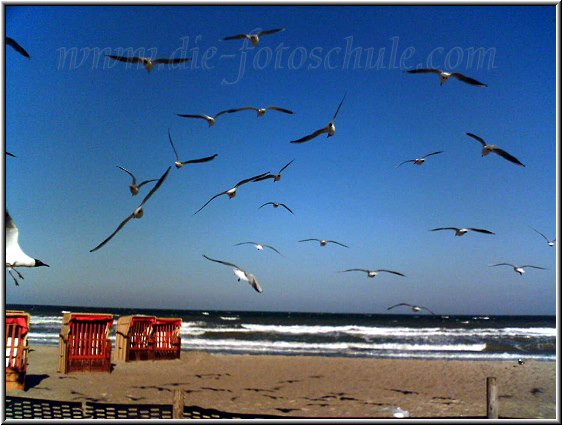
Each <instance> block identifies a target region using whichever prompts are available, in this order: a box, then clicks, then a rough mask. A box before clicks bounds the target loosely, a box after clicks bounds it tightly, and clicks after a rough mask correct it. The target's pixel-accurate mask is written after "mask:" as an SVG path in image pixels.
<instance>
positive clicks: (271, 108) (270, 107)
mask: <svg viewBox="0 0 562 425" xmlns="http://www.w3.org/2000/svg"><path fill="white" fill-rule="evenodd" d="M266 109H268V110H272V111H279V112H285V113H286V114H294V112H293V111H289V110H288V109H285V108H280V107H279V106H268V107H267V108H266Z"/></svg>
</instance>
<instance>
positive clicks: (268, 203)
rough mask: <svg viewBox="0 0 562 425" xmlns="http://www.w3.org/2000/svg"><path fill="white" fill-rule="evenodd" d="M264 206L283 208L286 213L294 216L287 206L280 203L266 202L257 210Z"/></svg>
mask: <svg viewBox="0 0 562 425" xmlns="http://www.w3.org/2000/svg"><path fill="white" fill-rule="evenodd" d="M266 205H273V208H279V207H283V208H285V209H286V210H287V211H289V212H290V213H291V214H294V212H293V211H292V210H291V209H290V208H289V207H288V206H287V205H285V204H282V203H280V202H266V203H265V204H263V205H260V206H259V207H258V209H259V208H261V207H265V206H266Z"/></svg>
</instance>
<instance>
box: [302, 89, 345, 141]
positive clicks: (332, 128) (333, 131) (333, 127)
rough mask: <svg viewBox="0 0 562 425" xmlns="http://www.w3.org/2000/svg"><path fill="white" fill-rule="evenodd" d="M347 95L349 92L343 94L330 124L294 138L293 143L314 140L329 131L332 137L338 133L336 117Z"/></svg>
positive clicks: (329, 135)
mask: <svg viewBox="0 0 562 425" xmlns="http://www.w3.org/2000/svg"><path fill="white" fill-rule="evenodd" d="M346 95H347V93H346V94H344V95H343V98H342V100H341V102H340V104H339V106H338V109H336V113H335V114H334V117H333V118H332V120H331V121H330V122H329V123H328V125H327V126H326V127H324V128H321V129H320V130H316V131H315V132H314V133H312V134H309V135H308V136H304V137H301V138H300V139H297V140H292V141H291V143H304V142H308V141H309V140H312V139H314V138H315V137H317V136H320V135H321V134H323V133H328V136H326V137H332V136H333V135H334V134H336V117H337V116H338V112H339V111H340V108H341V105H342V103H343V101H344V99H345V96H346Z"/></svg>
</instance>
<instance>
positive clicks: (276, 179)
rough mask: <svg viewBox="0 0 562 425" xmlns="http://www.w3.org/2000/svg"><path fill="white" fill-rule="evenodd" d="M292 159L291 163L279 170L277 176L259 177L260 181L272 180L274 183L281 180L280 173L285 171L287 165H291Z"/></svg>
mask: <svg viewBox="0 0 562 425" xmlns="http://www.w3.org/2000/svg"><path fill="white" fill-rule="evenodd" d="M293 161H294V159H293V160H292V161H290V162H289V163H288V164H286V165H284V166H283V168H281V169H280V170H279V172H278V173H277V174H268V175H267V176H264V177H261V178H260V180H265V179H273V181H274V182H278V181H279V180H281V177H282V176H281V173H282V172H283V171H285V168H287V167H288V166H289V165H291V164H292V163H293Z"/></svg>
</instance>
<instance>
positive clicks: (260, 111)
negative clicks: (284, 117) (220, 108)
mask: <svg viewBox="0 0 562 425" xmlns="http://www.w3.org/2000/svg"><path fill="white" fill-rule="evenodd" d="M270 110H271V111H279V112H284V113H286V114H294V112H293V111H289V110H288V109H285V108H280V107H279V106H268V107H267V108H256V107H255V106H244V107H242V108H237V109H228V110H226V111H224V112H225V113H227V114H231V113H232V112H240V111H256V112H257V114H258V115H257V116H258V117H263V116H264V115H265V113H266V112H267V111H270Z"/></svg>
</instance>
